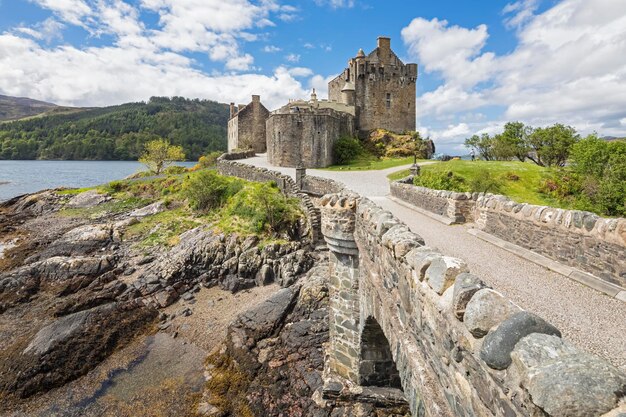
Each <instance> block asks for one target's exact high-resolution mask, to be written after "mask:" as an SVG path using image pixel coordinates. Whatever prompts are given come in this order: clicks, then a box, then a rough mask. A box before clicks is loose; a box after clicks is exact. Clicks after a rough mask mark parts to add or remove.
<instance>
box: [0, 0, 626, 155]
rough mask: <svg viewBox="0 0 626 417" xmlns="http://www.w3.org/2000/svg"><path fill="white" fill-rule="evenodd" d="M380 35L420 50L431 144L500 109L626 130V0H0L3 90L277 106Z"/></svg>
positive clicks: (41, 95) (486, 123) (421, 91)
mask: <svg viewBox="0 0 626 417" xmlns="http://www.w3.org/2000/svg"><path fill="white" fill-rule="evenodd" d="M379 35H385V36H389V37H391V38H392V48H393V49H394V50H395V52H396V53H397V54H398V55H399V56H400V57H401V58H402V59H403V60H404V61H405V62H417V63H418V65H419V71H420V75H419V79H418V87H417V103H418V105H417V108H418V110H417V120H418V127H419V130H420V131H421V132H422V133H423V134H424V135H428V136H430V137H432V138H433V139H434V140H435V142H436V144H437V145H438V149H439V150H442V151H446V152H450V153H455V152H461V151H462V150H463V147H462V142H463V140H464V139H465V138H466V137H469V136H471V135H472V134H474V133H482V132H489V133H494V132H497V131H498V130H500V129H501V128H502V125H503V124H504V123H505V122H506V121H509V120H521V121H524V122H526V123H529V124H532V125H536V126H540V125H547V124H551V123H556V122H561V123H565V124H570V125H573V126H575V127H576V128H578V129H579V130H580V131H581V132H583V133H589V132H592V131H597V132H598V133H600V134H602V135H625V134H626V1H624V0H519V1H511V2H507V1H480V2H477V1H471V0H457V1H452V0H448V1H445V0H444V1H432V0H431V1H425V0H414V1H383V0H305V1H286V0H285V1H283V0H260V1H249V0H229V1H224V0H0V94H8V95H17V96H27V97H32V98H37V99H42V100H47V101H52V102H55V103H58V104H63V105H76V106H99V105H109V104H117V103H122V102H127V101H138V100H146V99H148V98H149V97H150V96H152V95H167V96H172V95H181V96H186V97H201V98H209V99H213V100H217V101H221V102H230V101H234V102H238V103H246V102H248V101H249V97H250V95H251V94H253V93H255V94H261V96H262V100H263V101H264V102H265V103H266V105H267V106H268V107H270V108H276V107H278V106H279V105H281V104H282V103H284V102H286V101H287V100H288V99H289V98H298V97H306V96H308V94H309V93H310V89H311V88H313V87H315V88H317V90H318V95H320V96H325V94H326V82H327V80H328V79H330V78H333V77H334V76H335V75H336V74H338V73H339V72H341V71H342V69H343V68H344V66H345V64H346V62H347V60H348V59H349V58H350V57H352V56H354V55H355V54H356V51H357V50H358V49H359V48H363V49H364V50H365V51H366V52H369V51H370V50H372V49H373V48H374V47H375V45H376V37H377V36H379Z"/></svg>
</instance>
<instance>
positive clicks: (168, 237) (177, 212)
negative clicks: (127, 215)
mask: <svg viewBox="0 0 626 417" xmlns="http://www.w3.org/2000/svg"><path fill="white" fill-rule="evenodd" d="M203 223H204V221H203V219H202V218H195V217H194V216H192V213H191V211H190V210H189V209H188V208H187V207H181V208H177V209H174V210H166V211H163V212H161V213H157V214H155V215H153V216H148V217H145V218H144V219H142V220H141V221H140V222H139V223H136V224H133V225H132V226H129V227H128V229H127V230H126V233H125V235H124V237H125V238H129V239H135V238H136V239H139V241H138V243H137V245H138V246H139V247H151V246H174V245H176V244H178V243H179V242H180V238H179V236H180V235H181V234H182V233H184V232H186V231H188V230H191V229H193V228H194V227H198V226H200V225H202V224H203Z"/></svg>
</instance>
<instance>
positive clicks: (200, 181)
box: [183, 171, 243, 211]
mask: <svg viewBox="0 0 626 417" xmlns="http://www.w3.org/2000/svg"><path fill="white" fill-rule="evenodd" d="M242 187H243V184H242V182H241V181H240V180H238V179H235V178H229V177H223V176H221V175H219V174H217V173H216V172H215V171H200V172H198V173H194V175H190V176H189V177H188V178H187V179H186V180H185V181H184V182H183V193H184V195H185V197H186V198H187V200H188V201H189V205H190V206H191V208H193V209H195V210H200V211H206V210H211V209H214V208H218V207H221V206H222V205H224V204H225V203H226V201H227V200H228V198H229V197H231V196H233V195H235V194H237V192H238V191H239V190H241V188H242Z"/></svg>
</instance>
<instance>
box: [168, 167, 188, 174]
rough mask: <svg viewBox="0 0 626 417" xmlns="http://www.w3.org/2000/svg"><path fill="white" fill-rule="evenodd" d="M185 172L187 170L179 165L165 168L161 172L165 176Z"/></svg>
mask: <svg viewBox="0 0 626 417" xmlns="http://www.w3.org/2000/svg"><path fill="white" fill-rule="evenodd" d="M185 172H187V168H185V167H181V166H180V165H173V166H171V167H167V168H165V169H164V170H163V173H164V174H165V175H180V174H184V173H185Z"/></svg>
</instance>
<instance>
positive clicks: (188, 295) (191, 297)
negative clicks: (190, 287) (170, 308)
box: [182, 292, 194, 301]
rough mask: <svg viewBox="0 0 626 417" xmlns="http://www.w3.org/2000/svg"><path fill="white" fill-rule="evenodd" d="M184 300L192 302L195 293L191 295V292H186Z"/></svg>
mask: <svg viewBox="0 0 626 417" xmlns="http://www.w3.org/2000/svg"><path fill="white" fill-rule="evenodd" d="M182 298H183V300H185V301H191V300H193V299H194V295H193V293H191V292H186V293H184V294H183V297H182Z"/></svg>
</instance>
